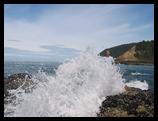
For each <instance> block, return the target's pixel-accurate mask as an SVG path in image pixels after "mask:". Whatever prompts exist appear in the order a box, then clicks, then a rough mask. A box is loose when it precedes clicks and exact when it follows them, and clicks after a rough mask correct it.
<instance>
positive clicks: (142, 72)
mask: <svg viewBox="0 0 158 121" xmlns="http://www.w3.org/2000/svg"><path fill="white" fill-rule="evenodd" d="M61 64H62V63H59V62H12V61H8V62H5V64H4V76H5V77H7V76H9V75H12V74H16V73H29V74H37V73H38V72H39V71H42V72H45V73H46V74H48V75H54V74H55V70H56V69H57V68H58V66H59V65H61ZM117 66H118V67H120V73H122V74H123V78H124V79H125V82H131V81H142V82H143V81H144V80H145V81H146V82H147V83H148V85H149V88H150V89H154V65H124V64H119V65H117Z"/></svg>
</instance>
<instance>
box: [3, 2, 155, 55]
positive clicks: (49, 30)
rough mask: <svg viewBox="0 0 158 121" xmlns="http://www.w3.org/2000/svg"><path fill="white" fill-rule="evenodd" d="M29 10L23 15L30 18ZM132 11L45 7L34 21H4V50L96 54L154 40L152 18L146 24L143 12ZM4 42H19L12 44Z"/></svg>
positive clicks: (102, 7)
mask: <svg viewBox="0 0 158 121" xmlns="http://www.w3.org/2000/svg"><path fill="white" fill-rule="evenodd" d="M142 6H143V5H142ZM32 7H33V6H32ZM34 7H35V6H34ZM21 8H22V6H21ZM30 8H31V7H26V9H25V12H26V14H27V11H29V14H30V16H31V13H30V10H29V9H30ZM129 8H130V10H129ZM131 8H132V5H110V4H107V5H100V4H99V5H48V6H47V8H45V9H43V11H40V14H38V17H36V18H38V19H35V20H31V17H29V18H28V17H26V18H25V17H24V15H25V14H24V13H23V17H22V19H21V17H20V18H19V19H18V17H17V18H16V19H15V18H10V20H6V21H5V23H4V46H5V47H11V48H16V49H20V50H28V51H33V52H44V53H49V52H50V51H51V49H52V50H53V48H55V49H57V50H58V51H62V49H61V48H60V49H59V48H56V47H53V48H51V47H49V46H48V45H59V47H64V48H72V49H75V50H84V49H85V48H86V47H87V46H93V47H95V48H97V50H98V52H99V51H101V50H102V49H105V48H106V47H112V46H115V45H118V44H123V43H128V42H133V41H141V40H143V39H153V37H154V36H153V33H154V32H153V20H152V18H151V21H145V20H146V19H145V16H146V15H147V14H146V13H144V12H143V10H142V9H137V14H135V13H136V12H135V13H133V11H134V10H133V9H131ZM138 8H139V6H138ZM9 9H10V8H9ZM9 9H8V10H9ZM145 9H147V6H145ZM32 11H33V9H32ZM135 11H136V10H135ZM20 13H21V12H20ZM5 14H6V13H5ZM17 14H18V12H17ZM152 14H153V13H152ZM34 15H35V16H36V14H34ZM140 15H141V17H140ZM142 16H143V17H142ZM8 19H9V18H8ZM144 21H145V22H144ZM142 23H143V24H142ZM7 40H20V42H19V43H15V42H14V43H13V41H7ZM51 52H52V51H51Z"/></svg>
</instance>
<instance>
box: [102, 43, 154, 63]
mask: <svg viewBox="0 0 158 121" xmlns="http://www.w3.org/2000/svg"><path fill="white" fill-rule="evenodd" d="M134 46H135V51H133V52H131V48H133V47H134ZM107 49H109V50H110V52H111V55H112V56H113V57H115V58H118V57H119V58H120V57H122V60H121V62H123V61H127V60H132V59H133V58H135V61H137V63H139V62H144V63H148V62H149V63H153V62H154V40H150V41H149V40H147V41H144V40H143V41H142V42H138V43H129V44H123V45H119V46H115V47H112V48H107ZM105 50H106V49H105ZM105 50H103V51H102V52H100V56H105ZM127 52H129V53H130V54H132V53H134V54H133V55H134V57H133V58H131V57H132V56H128V54H127ZM125 53H126V56H125ZM124 57H126V59H124ZM128 57H129V58H128ZM133 61H134V59H133Z"/></svg>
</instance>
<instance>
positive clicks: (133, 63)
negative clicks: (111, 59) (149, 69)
mask: <svg viewBox="0 0 158 121" xmlns="http://www.w3.org/2000/svg"><path fill="white" fill-rule="evenodd" d="M116 63H117V64H119V63H120V64H125V65H149V66H152V65H154V63H153V62H141V61H122V62H119V61H116Z"/></svg>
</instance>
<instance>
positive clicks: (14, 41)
mask: <svg viewBox="0 0 158 121" xmlns="http://www.w3.org/2000/svg"><path fill="white" fill-rule="evenodd" d="M7 41H10V42H20V40H7Z"/></svg>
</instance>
